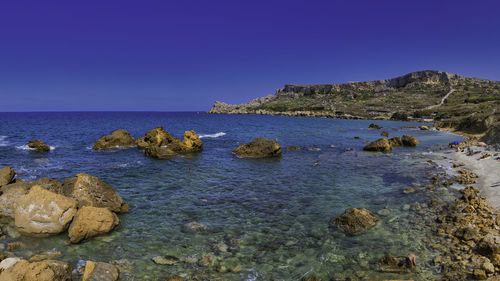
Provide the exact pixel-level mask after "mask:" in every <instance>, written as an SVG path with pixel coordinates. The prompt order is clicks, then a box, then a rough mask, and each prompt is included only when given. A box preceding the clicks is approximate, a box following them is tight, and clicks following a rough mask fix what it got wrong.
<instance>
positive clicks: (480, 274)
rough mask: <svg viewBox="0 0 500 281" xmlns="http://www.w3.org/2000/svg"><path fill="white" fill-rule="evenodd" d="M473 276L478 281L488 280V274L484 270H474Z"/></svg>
mask: <svg viewBox="0 0 500 281" xmlns="http://www.w3.org/2000/svg"><path fill="white" fill-rule="evenodd" d="M472 274H473V275H474V279H476V280H486V278H487V276H486V272H485V271H484V269H479V268H476V269H474V272H473V273H472Z"/></svg>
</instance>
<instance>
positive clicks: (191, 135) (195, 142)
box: [167, 131, 203, 153]
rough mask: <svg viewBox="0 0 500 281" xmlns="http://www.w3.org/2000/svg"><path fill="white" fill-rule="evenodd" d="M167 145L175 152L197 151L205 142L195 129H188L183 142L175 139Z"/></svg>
mask: <svg viewBox="0 0 500 281" xmlns="http://www.w3.org/2000/svg"><path fill="white" fill-rule="evenodd" d="M167 147H168V148H170V149H171V150H172V151H174V152H184V153H185V152H196V151H201V150H202V149H203V142H202V141H201V139H200V138H199V137H198V135H197V134H196V132H195V131H186V132H185V133H184V140H183V141H182V142H180V141H178V140H177V141H173V142H172V143H171V144H170V145H168V146H167Z"/></svg>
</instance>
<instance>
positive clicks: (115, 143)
mask: <svg viewBox="0 0 500 281" xmlns="http://www.w3.org/2000/svg"><path fill="white" fill-rule="evenodd" d="M136 145H137V141H136V140H135V139H134V138H133V137H132V136H131V135H130V133H129V132H128V131H126V130H122V129H120V130H116V131H114V132H113V133H111V135H107V136H104V137H102V138H100V139H98V140H97V141H96V142H95V144H94V146H93V147H92V149H94V150H105V149H111V148H116V147H130V146H136Z"/></svg>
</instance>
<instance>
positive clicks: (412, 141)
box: [401, 135, 420, 146]
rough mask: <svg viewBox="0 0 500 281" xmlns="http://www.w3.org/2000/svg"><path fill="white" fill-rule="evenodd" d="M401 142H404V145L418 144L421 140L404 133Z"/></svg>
mask: <svg viewBox="0 0 500 281" xmlns="http://www.w3.org/2000/svg"><path fill="white" fill-rule="evenodd" d="M401 142H402V143H403V145H404V146H417V144H419V143H420V141H419V140H417V139H416V138H415V137H414V136H410V135H403V136H402V137H401Z"/></svg>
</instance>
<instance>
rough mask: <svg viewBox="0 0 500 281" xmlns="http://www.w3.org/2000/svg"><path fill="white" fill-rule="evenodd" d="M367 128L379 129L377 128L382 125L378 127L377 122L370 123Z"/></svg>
mask: <svg viewBox="0 0 500 281" xmlns="http://www.w3.org/2000/svg"><path fill="white" fill-rule="evenodd" d="M368 129H377V130H379V129H382V127H380V126H379V125H377V124H373V123H371V124H370V126H368Z"/></svg>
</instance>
